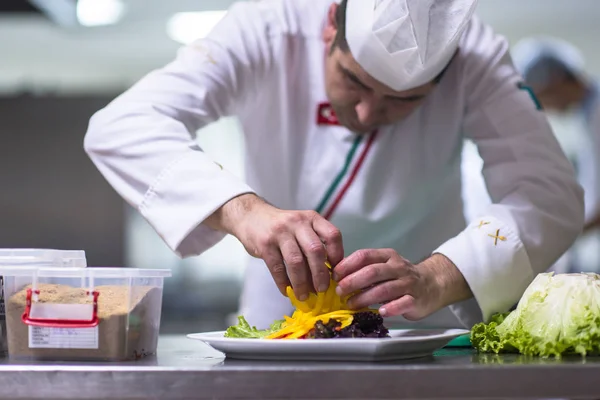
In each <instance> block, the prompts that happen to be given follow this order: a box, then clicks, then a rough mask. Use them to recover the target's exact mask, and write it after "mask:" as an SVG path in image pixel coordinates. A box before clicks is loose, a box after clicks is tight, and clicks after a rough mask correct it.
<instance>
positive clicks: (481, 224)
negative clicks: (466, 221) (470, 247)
mask: <svg viewBox="0 0 600 400" xmlns="http://www.w3.org/2000/svg"><path fill="white" fill-rule="evenodd" d="M489 224H490V223H489V222H487V221H484V220H481V221H479V226H477V227H478V228H479V229H481V227H482V226H484V225H489Z"/></svg>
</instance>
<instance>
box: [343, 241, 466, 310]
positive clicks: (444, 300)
mask: <svg viewBox="0 0 600 400" xmlns="http://www.w3.org/2000/svg"><path fill="white" fill-rule="evenodd" d="M333 278H334V279H335V280H336V281H337V282H338V288H337V291H338V294H339V295H340V296H346V295H349V294H352V293H355V292H357V293H356V294H355V295H353V296H352V297H350V299H349V300H348V305H349V306H350V307H351V308H353V309H360V308H363V307H369V306H372V305H373V304H382V306H381V307H380V308H379V312H380V314H381V315H382V316H386V317H390V316H397V315H402V316H403V317H404V318H406V319H408V320H413V321H414V320H419V319H422V318H425V317H427V316H428V315H430V314H432V313H434V312H435V311H437V310H439V309H441V308H443V307H446V306H448V305H450V304H454V303H456V302H458V301H462V300H466V299H468V298H470V297H472V295H473V294H472V293H471V290H470V289H469V286H468V285H467V282H466V281H465V279H464V277H463V276H462V274H461V273H460V271H459V270H458V269H457V268H456V266H455V265H454V264H453V263H452V262H451V261H450V260H449V259H448V258H446V257H445V256H443V255H441V254H435V255H433V256H432V257H430V258H428V259H427V260H425V261H423V262H422V263H420V264H417V265H415V264H412V263H411V262H409V261H408V260H406V259H404V258H402V257H401V256H400V255H399V254H398V253H397V252H396V251H395V250H392V249H368V250H359V251H357V252H355V253H353V254H351V255H350V256H348V257H346V258H345V259H343V260H342V261H341V262H340V263H339V264H337V266H336V267H335V269H334V273H333Z"/></svg>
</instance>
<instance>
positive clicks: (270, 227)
mask: <svg viewBox="0 0 600 400" xmlns="http://www.w3.org/2000/svg"><path fill="white" fill-rule="evenodd" d="M205 223H206V224H207V225H208V226H209V227H211V228H213V229H216V230H219V231H222V232H226V233H229V234H231V235H233V236H235V237H236V238H237V239H238V240H239V241H240V242H241V243H242V244H243V245H244V247H245V249H246V251H247V252H248V253H249V254H250V255H252V256H253V257H257V258H262V259H263V260H264V261H265V263H266V264H267V267H268V268H269V270H270V271H271V275H272V276H273V279H274V280H275V283H276V284H277V287H278V288H279V290H280V291H281V293H282V294H284V295H285V290H286V287H287V286H289V285H290V284H291V286H292V288H293V289H294V294H295V295H296V297H297V298H298V299H300V300H304V299H306V298H308V295H309V293H310V292H311V291H314V290H315V289H316V290H317V291H319V292H324V291H326V290H327V288H328V287H329V281H330V273H329V270H328V269H327V267H326V266H325V260H327V261H329V262H330V263H331V265H332V266H335V265H336V264H337V263H338V262H339V261H340V260H341V259H342V258H343V257H344V248H343V245H342V235H341V233H340V231H339V229H337V228H336V227H335V226H334V225H332V224H331V223H330V222H329V221H327V220H326V219H325V218H323V217H322V216H320V215H319V214H318V213H316V212H314V211H286V210H281V209H278V208H276V207H273V206H272V205H270V204H268V203H267V202H265V201H264V200H262V199H261V198H260V197H258V196H256V195H253V194H244V195H242V196H239V197H236V198H234V199H232V200H230V201H229V202H228V203H226V204H225V205H223V206H222V207H221V208H220V209H219V210H217V211H216V212H215V213H214V214H213V215H211V216H210V217H209V218H207V220H206V221H205Z"/></svg>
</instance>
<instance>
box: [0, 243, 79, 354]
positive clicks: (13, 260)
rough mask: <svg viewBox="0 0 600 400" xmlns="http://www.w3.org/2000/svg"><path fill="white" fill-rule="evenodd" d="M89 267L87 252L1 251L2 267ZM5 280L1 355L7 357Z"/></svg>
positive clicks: (0, 282)
mask: <svg viewBox="0 0 600 400" xmlns="http://www.w3.org/2000/svg"><path fill="white" fill-rule="evenodd" d="M86 266H87V261H86V258H85V251H83V250H56V249H0V267H43V268H45V267H80V268H84V267H86ZM2 289H3V279H2V276H0V354H1V355H6V353H7V351H8V343H7V338H6V311H5V309H4V291H3V290H2Z"/></svg>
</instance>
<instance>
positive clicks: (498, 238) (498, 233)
mask: <svg viewBox="0 0 600 400" xmlns="http://www.w3.org/2000/svg"><path fill="white" fill-rule="evenodd" d="M488 236H489V237H491V238H492V239H494V246H498V240H502V241H503V242H506V236H500V229H496V234H495V235H492V234H491V233H488Z"/></svg>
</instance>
